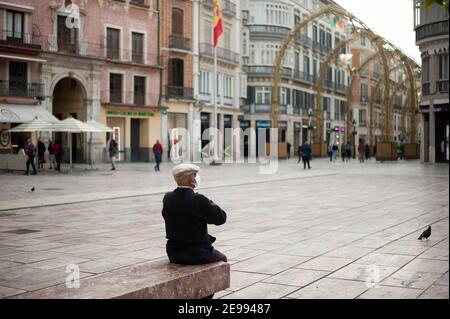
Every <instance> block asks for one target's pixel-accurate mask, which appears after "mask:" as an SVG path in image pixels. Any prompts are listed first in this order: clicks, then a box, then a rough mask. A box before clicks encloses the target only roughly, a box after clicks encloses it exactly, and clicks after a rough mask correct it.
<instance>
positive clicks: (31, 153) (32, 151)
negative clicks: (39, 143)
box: [25, 139, 36, 175]
mask: <svg viewBox="0 0 450 319" xmlns="http://www.w3.org/2000/svg"><path fill="white" fill-rule="evenodd" d="M26 150H27V152H26V153H27V155H28V159H27V163H26V165H27V171H26V172H25V175H29V174H30V164H31V167H33V175H36V166H35V165H34V157H35V156H36V147H34V144H33V143H32V142H31V139H28V141H27V149H26Z"/></svg>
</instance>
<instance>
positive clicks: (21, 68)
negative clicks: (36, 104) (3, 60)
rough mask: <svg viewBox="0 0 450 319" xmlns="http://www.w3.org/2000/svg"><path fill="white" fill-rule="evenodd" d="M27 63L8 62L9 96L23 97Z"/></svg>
mask: <svg viewBox="0 0 450 319" xmlns="http://www.w3.org/2000/svg"><path fill="white" fill-rule="evenodd" d="M27 67H28V65H27V63H24V62H13V61H10V62H9V94H10V95H19V96H21V95H23V94H24V93H25V92H26V90H27V80H28V77H27V75H28V70H27Z"/></svg>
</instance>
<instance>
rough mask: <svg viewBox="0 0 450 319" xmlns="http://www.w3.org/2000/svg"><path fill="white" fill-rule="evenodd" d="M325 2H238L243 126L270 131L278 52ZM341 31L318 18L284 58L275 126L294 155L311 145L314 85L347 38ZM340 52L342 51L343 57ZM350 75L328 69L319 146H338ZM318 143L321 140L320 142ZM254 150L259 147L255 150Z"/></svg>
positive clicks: (261, 0) (306, 0) (345, 72)
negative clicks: (244, 94) (240, 10)
mask: <svg viewBox="0 0 450 319" xmlns="http://www.w3.org/2000/svg"><path fill="white" fill-rule="evenodd" d="M326 4H327V3H324V2H319V1H312V0H303V1H290V0H278V1H264V0H247V1H242V6H243V26H244V28H243V31H242V55H243V61H244V70H246V72H247V77H248V78H247V81H248V85H247V86H248V88H247V99H246V100H245V103H244V105H243V106H242V108H243V110H244V111H245V121H243V122H242V123H241V125H243V126H244V127H253V128H255V129H268V128H270V127H275V125H274V124H273V123H271V112H272V110H271V105H270V104H271V81H272V74H273V71H274V68H273V64H274V59H275V57H276V54H277V51H278V50H279V49H280V47H281V45H282V43H283V40H284V39H285V37H286V36H287V34H288V33H289V32H290V30H291V29H292V27H293V26H294V25H295V24H296V23H298V22H300V21H302V20H304V19H306V18H307V17H308V16H309V15H310V14H311V13H312V12H315V11H317V10H318V9H319V8H320V7H321V6H323V5H326ZM345 32H346V31H345V30H337V29H336V26H335V25H334V23H330V21H329V20H328V19H326V17H323V18H320V19H316V21H314V22H313V23H310V24H309V25H308V27H306V28H304V29H303V30H302V32H301V35H300V36H299V37H298V38H297V39H296V40H295V43H294V44H293V45H292V46H291V47H290V48H289V49H288V52H287V54H286V56H285V57H284V61H283V65H282V70H281V77H282V83H281V85H280V102H281V103H280V104H281V117H280V122H279V123H278V128H279V132H280V141H281V142H282V143H289V144H291V145H292V146H293V148H292V150H291V154H292V153H293V150H296V149H297V147H298V146H299V145H300V144H303V143H304V142H306V141H311V138H312V137H311V134H310V133H311V132H310V130H308V127H309V126H310V124H311V120H312V119H311V116H312V114H313V110H314V109H315V100H316V91H315V83H316V79H317V77H318V74H319V72H320V67H321V66H322V64H323V63H324V61H325V59H326V57H327V56H328V54H330V52H331V51H332V50H333V48H334V47H335V46H336V45H337V44H338V43H339V42H340V41H343V40H344V39H345V38H346V33H345ZM347 50H348V48H344V49H343V50H342V51H341V52H342V53H345V52H347ZM347 84H348V72H347V70H346V69H345V68H344V67H342V68H341V67H337V66H334V65H333V66H331V67H330V68H329V69H328V70H327V72H326V77H325V81H324V86H323V87H324V90H323V92H322V96H321V108H322V110H321V112H323V115H324V121H323V125H324V127H323V129H322V132H323V136H322V137H317V141H312V142H316V143H319V142H323V141H326V142H327V143H339V142H340V138H341V136H340V131H341V128H342V127H343V126H344V114H345V108H346V106H345V104H346V88H347ZM319 139H322V141H319ZM257 144H258V148H260V147H262V145H259V144H260V143H259V142H258V143H257Z"/></svg>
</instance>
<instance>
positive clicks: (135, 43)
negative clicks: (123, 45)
mask: <svg viewBox="0 0 450 319" xmlns="http://www.w3.org/2000/svg"><path fill="white" fill-rule="evenodd" d="M131 51H132V53H131V54H132V57H131V59H132V61H133V62H134V63H143V62H144V35H143V34H141V33H136V32H133V33H132V34H131Z"/></svg>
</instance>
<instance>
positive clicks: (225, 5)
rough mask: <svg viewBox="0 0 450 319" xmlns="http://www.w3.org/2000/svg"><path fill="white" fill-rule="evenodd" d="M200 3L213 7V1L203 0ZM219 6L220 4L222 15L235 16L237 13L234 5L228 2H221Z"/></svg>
mask: <svg viewBox="0 0 450 319" xmlns="http://www.w3.org/2000/svg"><path fill="white" fill-rule="evenodd" d="M202 2H203V3H204V4H206V5H209V6H211V7H213V6H214V3H213V0H203V1H202ZM221 4H222V13H224V14H229V15H232V16H236V12H237V10H236V4H234V3H233V2H231V1H230V0H222V1H221Z"/></svg>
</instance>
